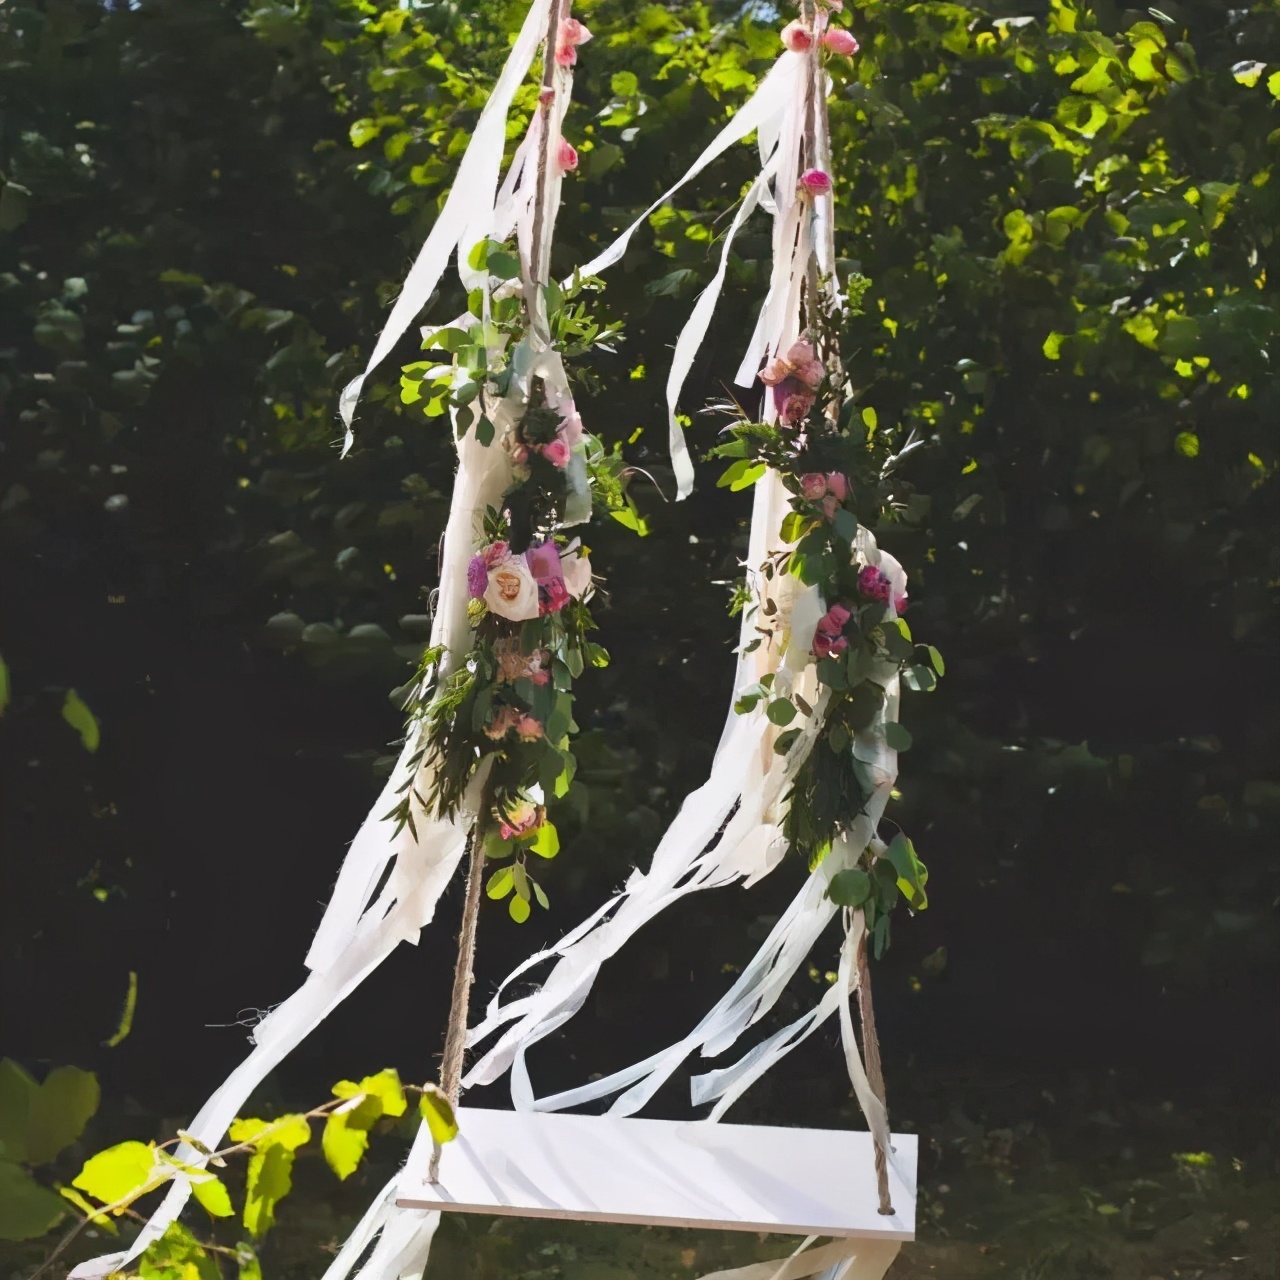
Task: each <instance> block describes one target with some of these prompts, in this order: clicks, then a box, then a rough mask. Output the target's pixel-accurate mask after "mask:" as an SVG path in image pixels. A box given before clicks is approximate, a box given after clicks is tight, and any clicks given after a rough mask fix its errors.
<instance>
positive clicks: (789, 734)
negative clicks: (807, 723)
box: [773, 729, 804, 756]
mask: <svg viewBox="0 0 1280 1280" xmlns="http://www.w3.org/2000/svg"><path fill="white" fill-rule="evenodd" d="M803 732H804V730H802V729H788V730H787V731H786V732H785V733H780V734H778V740H777V741H776V742H775V743H774V744H773V749H774V751H775V752H777V754H778V755H780V756H785V755H786V754H787V752H788V751H790V750H791V748H792V747H793V746H795V743H796V740H797V739H798V738H799V737H800V735H801V733H803Z"/></svg>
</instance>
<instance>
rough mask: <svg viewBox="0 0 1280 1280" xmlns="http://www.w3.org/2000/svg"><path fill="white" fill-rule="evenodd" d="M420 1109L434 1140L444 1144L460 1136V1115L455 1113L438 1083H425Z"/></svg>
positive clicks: (419, 1104) (419, 1101) (419, 1103)
mask: <svg viewBox="0 0 1280 1280" xmlns="http://www.w3.org/2000/svg"><path fill="white" fill-rule="evenodd" d="M418 1110H419V1111H420V1112H421V1113H422V1119H423V1121H424V1122H425V1123H426V1126H427V1132H428V1133H430V1134H431V1138H432V1140H433V1141H434V1142H438V1143H439V1144H440V1145H441V1146H444V1144H445V1143H446V1142H452V1141H453V1140H454V1138H456V1137H457V1136H458V1117H457V1116H456V1115H455V1114H454V1110H453V1107H452V1106H451V1105H450V1103H449V1099H448V1098H446V1097H445V1095H444V1092H443V1090H441V1089H440V1088H439V1087H438V1086H437V1085H434V1084H428V1085H423V1087H422V1097H421V1098H419V1099H418Z"/></svg>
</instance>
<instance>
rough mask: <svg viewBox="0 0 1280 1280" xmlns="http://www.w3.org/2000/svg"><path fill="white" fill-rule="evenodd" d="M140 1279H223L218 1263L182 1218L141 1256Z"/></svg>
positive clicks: (171, 1225)
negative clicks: (184, 1224)
mask: <svg viewBox="0 0 1280 1280" xmlns="http://www.w3.org/2000/svg"><path fill="white" fill-rule="evenodd" d="M138 1277H139V1280H223V1277H222V1272H221V1270H220V1269H219V1268H218V1264H217V1263H216V1262H215V1261H214V1260H213V1259H212V1258H211V1257H210V1256H209V1254H208V1253H207V1252H206V1250H205V1248H204V1246H203V1245H202V1244H201V1243H200V1242H199V1241H198V1240H197V1239H196V1238H195V1236H193V1235H192V1234H191V1232H190V1231H188V1230H187V1228H186V1227H184V1226H183V1225H182V1223H180V1222H172V1223H170V1224H169V1229H168V1230H167V1231H166V1232H165V1233H164V1235H163V1236H161V1238H160V1239H159V1240H157V1241H156V1242H155V1244H153V1245H152V1246H151V1247H150V1248H149V1249H148V1250H147V1251H146V1253H144V1254H143V1255H142V1257H141V1258H140V1259H139V1260H138Z"/></svg>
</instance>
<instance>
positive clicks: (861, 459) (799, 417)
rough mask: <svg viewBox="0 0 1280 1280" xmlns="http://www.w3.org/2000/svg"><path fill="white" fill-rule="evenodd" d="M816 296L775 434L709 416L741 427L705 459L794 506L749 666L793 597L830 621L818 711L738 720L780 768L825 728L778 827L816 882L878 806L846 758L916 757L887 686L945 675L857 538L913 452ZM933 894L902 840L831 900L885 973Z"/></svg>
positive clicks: (759, 599) (778, 702) (823, 622)
mask: <svg viewBox="0 0 1280 1280" xmlns="http://www.w3.org/2000/svg"><path fill="white" fill-rule="evenodd" d="M830 182H831V180H830V178H829V176H828V175H827V174H826V173H824V172H821V171H816V170H809V171H807V172H805V173H804V174H803V175H802V177H801V180H800V185H801V194H802V196H804V195H812V193H815V192H825V191H827V190H829V189H830ZM822 283H823V284H825V282H822ZM868 283H869V282H867V281H866V280H865V279H864V278H862V277H859V276H855V277H853V279H852V280H851V281H850V284H849V289H848V294H847V298H848V312H847V314H850V315H853V314H859V313H860V307H859V302H860V299H861V296H862V294H863V292H865V289H866V288H867V286H868ZM809 296H810V298H811V299H813V300H814V301H811V302H810V303H809V306H808V312H809V315H808V321H809V324H808V329H807V330H806V332H805V333H803V334H802V336H801V337H800V338H799V339H798V340H797V341H796V342H794V343H793V344H792V345H791V347H790V348H789V349H788V350H787V351H786V352H785V353H783V354H779V355H776V356H774V358H773V359H771V360H769V361H768V363H767V364H766V365H765V367H764V369H763V370H762V371H761V373H760V375H759V376H760V380H761V381H762V382H763V383H764V384H765V386H766V387H767V388H769V391H770V399H771V401H772V410H773V413H772V414H770V415H765V416H766V417H771V418H772V419H773V420H772V421H757V420H754V419H753V418H752V417H751V416H750V415H748V414H747V413H746V412H745V411H743V410H742V409H741V407H740V406H737V405H736V404H735V405H720V406H715V408H717V409H722V410H729V411H730V412H732V413H733V415H734V417H735V419H736V420H735V422H734V423H733V424H732V425H731V426H730V427H729V428H727V429H726V432H725V434H727V435H728V436H729V437H730V439H729V440H728V442H727V443H724V444H721V445H719V446H717V447H715V448H713V449H712V450H711V455H712V456H713V457H720V458H729V459H732V460H733V461H731V463H730V465H729V467H728V468H727V469H726V471H725V472H724V474H723V475H722V476H721V478H720V481H719V484H720V485H721V486H723V487H729V488H732V489H743V488H746V487H748V486H750V485H752V484H754V483H755V482H756V480H758V479H760V477H762V476H763V475H764V474H765V471H766V469H768V468H772V469H773V470H774V471H775V472H777V474H778V476H779V477H780V478H781V480H782V483H783V485H784V486H785V487H786V489H787V490H788V492H789V493H790V494H791V495H792V497H791V500H790V507H791V510H790V511H789V512H788V514H787V515H786V516H785V518H784V519H783V521H782V524H781V527H780V529H779V530H778V534H779V538H780V541H781V542H782V543H783V544H785V545H786V548H787V549H785V550H782V551H778V552H776V553H773V554H771V555H770V557H769V558H768V559H767V561H766V562H765V563H764V564H763V565H762V566H761V567H760V574H759V578H758V580H757V581H756V582H755V583H754V584H753V587H752V588H747V587H745V586H744V587H743V588H742V589H741V590H740V591H739V593H738V595H737V596H736V598H735V601H734V605H733V611H734V612H737V611H739V610H742V609H747V610H754V611H755V619H756V620H755V631H756V637H755V639H753V640H751V641H750V642H749V643H748V644H747V646H746V651H747V652H750V651H751V650H753V649H756V648H758V647H759V646H761V645H765V644H784V643H785V642H786V640H787V639H788V637H789V626H790V602H791V601H792V599H793V596H794V590H795V586H794V584H795V583H796V582H798V583H801V584H804V585H806V586H811V587H816V588H817V590H818V593H819V594H820V596H821V599H822V605H823V606H824V608H825V612H824V613H823V615H822V617H821V618H820V619H819V621H818V623H817V626H816V628H815V630H814V635H813V642H812V647H811V649H810V652H809V658H808V660H809V662H810V663H811V664H812V665H813V666H814V668H815V670H816V677H817V683H818V686H819V688H820V689H821V690H822V691H823V693H824V695H825V697H824V698H823V700H822V703H821V706H820V707H815V706H810V705H809V703H807V702H806V701H805V700H804V699H803V698H802V697H801V696H800V695H799V694H797V693H795V692H794V691H792V690H790V689H789V688H788V689H782V688H779V687H778V686H777V682H776V677H774V676H773V675H766V676H764V677H763V678H762V679H761V680H760V681H759V682H758V683H757V684H754V685H751V686H749V687H747V688H746V689H743V690H742V691H741V694H740V696H739V699H738V701H737V703H736V704H735V710H737V711H738V712H739V713H740V714H745V713H747V712H750V711H752V710H753V709H754V708H755V707H757V706H758V705H759V704H761V703H763V704H764V706H765V714H766V715H767V716H768V718H769V719H770V720H771V721H772V722H773V723H774V724H776V725H778V726H779V727H780V728H782V729H783V732H782V733H780V734H779V736H778V737H777V739H776V741H775V743H774V750H775V751H776V752H778V753H779V754H783V755H785V754H786V753H787V752H788V751H789V750H790V749H791V748H792V746H793V745H794V744H795V743H796V742H797V741H798V740H799V739H800V737H801V735H802V729H801V728H800V727H798V726H797V727H788V726H791V725H792V722H793V721H794V720H796V718H797V717H798V716H803V717H805V718H809V717H818V718H819V727H818V732H817V735H816V742H815V744H814V746H813V749H812V750H811V751H810V752H809V753H808V755H807V757H806V758H805V759H804V760H803V762H802V763H801V764H800V765H799V768H798V769H797V772H796V774H795V778H794V782H793V784H792V786H791V789H790V791H789V793H788V795H787V797H786V799H787V802H788V803H787V813H786V817H785V820H784V823H783V833H784V836H785V838H786V840H787V842H788V845H789V847H790V848H792V849H794V850H795V851H796V852H797V853H798V854H799V855H800V856H802V857H803V858H805V859H806V861H807V862H808V864H809V866H810V868H814V867H817V866H818V865H819V864H820V863H821V862H822V860H823V859H824V858H825V857H826V856H827V854H828V853H829V852H830V851H831V848H832V845H833V844H834V842H835V840H836V839H837V837H838V836H839V835H840V834H841V833H843V832H845V831H847V830H848V829H849V828H850V827H851V825H852V824H853V822H854V820H855V819H856V818H857V817H858V815H859V814H860V813H861V812H862V811H863V809H864V806H865V805H866V802H867V801H868V800H869V799H870V796H871V788H870V786H869V785H867V783H866V782H865V781H864V779H863V778H862V777H861V776H860V772H859V767H858V760H857V758H856V753H855V751H854V749H853V748H854V745H855V743H856V742H857V741H858V738H859V735H867V734H869V733H873V732H874V733H877V734H879V736H880V737H882V739H883V740H884V742H885V744H886V745H887V746H888V747H890V748H891V749H893V750H895V751H899V752H900V751H905V750H907V749H908V748H909V747H910V745H911V735H910V734H909V733H908V732H907V730H906V729H905V728H903V726H902V725H900V724H898V723H897V721H896V719H894V718H892V717H889V716H886V715H885V714H884V712H885V709H886V703H887V702H888V699H889V686H890V684H891V682H892V679H893V677H894V676H899V677H901V679H902V680H903V682H905V683H906V684H907V686H908V687H909V688H911V689H915V690H918V691H923V692H930V691H932V690H933V689H934V688H936V686H937V683H938V677H939V676H941V675H942V674H943V670H944V664H943V660H942V656H941V654H940V653H939V652H938V650H937V649H936V648H934V647H933V646H931V645H921V644H916V643H915V642H914V641H913V640H912V636H911V629H910V627H909V626H908V625H907V622H906V619H905V618H904V617H903V616H902V615H903V614H904V613H905V612H906V610H907V604H908V600H907V584H906V576H905V574H902V573H901V570H900V569H898V567H897V565H896V562H890V572H886V571H885V570H884V569H883V568H881V567H880V564H879V563H878V561H879V556H878V554H877V553H876V552H875V550H874V549H875V543H874V540H873V539H872V538H871V537H870V536H869V533H868V531H867V529H866V525H865V523H864V522H865V521H870V520H871V519H873V518H874V519H875V520H876V521H880V520H892V519H893V518H894V512H895V507H896V505H897V501H896V499H895V496H894V494H893V493H892V492H891V489H890V484H889V482H890V478H891V476H892V473H893V471H894V468H895V466H896V463H897V461H898V460H899V459H900V458H901V457H902V456H903V454H904V453H906V452H907V451H908V449H910V448H912V447H914V442H909V443H908V445H907V447H906V448H905V449H903V450H902V451H901V452H899V453H897V454H893V453H892V452H891V451H890V449H889V446H888V443H887V440H886V438H885V436H884V434H883V433H878V432H877V430H876V425H877V424H876V417H875V413H874V410H871V409H869V408H868V409H863V410H861V411H859V410H858V408H857V406H856V404H855V401H854V400H853V399H852V398H851V397H850V396H849V394H848V390H847V383H846V381H845V379H844V376H843V374H842V372H841V361H840V358H839V350H840V341H841V336H842V335H841V331H840V321H841V318H842V316H841V312H840V310H839V309H838V308H836V307H835V305H834V304H833V303H832V302H831V301H830V294H829V293H828V292H827V290H826V289H825V288H818V289H811V290H810V291H809ZM820 353H825V358H823V355H822V354H820ZM897 487H898V491H899V493H901V486H900V484H899V485H898V486H897ZM859 512H861V513H865V514H864V517H863V521H864V522H860V520H859V516H858V514H857V513H859ZM927 880H928V870H927V869H926V867H925V865H924V864H923V863H922V862H921V861H920V859H919V858H918V857H917V856H916V852H915V849H914V847H913V845H912V843H911V841H910V840H909V839H908V838H907V837H906V836H905V835H903V834H899V835H897V836H895V837H894V839H893V840H892V841H891V842H890V843H889V844H888V845H887V846H886V845H884V844H883V843H881V842H880V841H872V842H871V844H870V845H869V846H868V847H867V848H866V849H865V850H864V851H863V853H862V854H861V856H860V858H859V861H858V864H857V865H856V866H855V867H852V868H847V869H845V870H842V871H840V872H838V873H837V874H836V875H834V876H833V877H832V879H831V884H830V888H829V890H828V895H829V897H830V898H831V899H832V901H834V902H836V903H838V904H839V905H841V906H847V907H851V908H855V909H860V910H861V911H863V913H864V914H865V917H866V922H867V928H868V930H869V931H870V933H871V940H872V945H873V948H874V951H875V955H876V956H877V958H878V957H879V956H880V955H881V954H882V953H883V951H884V949H885V947H886V946H887V945H888V942H889V915H890V912H891V911H892V910H893V908H894V906H895V905H896V904H897V902H898V900H899V898H902V899H905V901H906V903H907V905H908V906H909V907H910V908H911V909H912V910H916V911H919V910H923V909H924V908H925V907H926V906H927V905H928V899H927V896H926V894H925V884H926V882H927Z"/></svg>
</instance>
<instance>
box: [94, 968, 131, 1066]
mask: <svg viewBox="0 0 1280 1280" xmlns="http://www.w3.org/2000/svg"><path fill="white" fill-rule="evenodd" d="M137 1009H138V975H137V974H136V973H135V972H134V971H133V970H132V969H130V970H129V985H128V987H127V988H126V990H125V993H124V1007H123V1008H122V1009H121V1010H120V1021H119V1022H118V1023H116V1029H115V1031H114V1032H113V1033H112V1035H111V1038H110V1039H108V1040H104V1041H103V1042H102V1046H103V1048H104V1049H114V1048H115V1047H116V1045H118V1044H121V1043H122V1042H123V1041H124V1039H125V1037H126V1036H127V1035H128V1034H129V1032H130V1031H132V1030H133V1015H134V1014H135V1013H136V1012H137Z"/></svg>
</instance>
